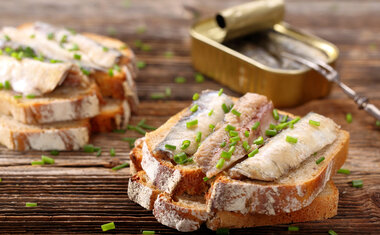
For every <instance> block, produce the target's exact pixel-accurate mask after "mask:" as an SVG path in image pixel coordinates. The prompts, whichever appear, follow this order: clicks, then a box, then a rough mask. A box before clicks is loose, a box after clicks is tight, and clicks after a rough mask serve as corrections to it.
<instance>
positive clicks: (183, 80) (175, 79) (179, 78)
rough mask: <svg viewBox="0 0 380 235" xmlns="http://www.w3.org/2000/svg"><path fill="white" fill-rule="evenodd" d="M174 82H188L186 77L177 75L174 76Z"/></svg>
mask: <svg viewBox="0 0 380 235" xmlns="http://www.w3.org/2000/svg"><path fill="white" fill-rule="evenodd" d="M174 82H175V83H185V82H186V78H184V77H176V78H174Z"/></svg>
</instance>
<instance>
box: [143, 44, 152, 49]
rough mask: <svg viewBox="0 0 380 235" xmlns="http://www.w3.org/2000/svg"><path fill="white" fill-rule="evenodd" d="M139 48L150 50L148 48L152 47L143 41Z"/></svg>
mask: <svg viewBox="0 0 380 235" xmlns="http://www.w3.org/2000/svg"><path fill="white" fill-rule="evenodd" d="M141 50H143V51H150V50H152V47H151V46H150V45H149V44H147V43H143V44H142V46H141Z"/></svg>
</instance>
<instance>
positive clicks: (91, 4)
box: [0, 0, 380, 234]
mask: <svg viewBox="0 0 380 235" xmlns="http://www.w3.org/2000/svg"><path fill="white" fill-rule="evenodd" d="M240 2H243V1H239V0H229V1H220V0H208V1H195V0H190V1H185V0H183V1H179V0H171V1H170V0H160V1H152V0H135V1H133V0H132V1H107V0H104V1H101V0H96V1H90V0H86V1H85V0H81V1H76V0H65V1H50V0H36V1H27V0H19V1H2V2H1V5H0V24H1V26H7V25H12V26H16V25H18V24H21V23H24V22H27V21H35V20H41V21H47V22H50V23H54V24H58V25H65V26H67V27H71V28H74V29H76V30H78V31H90V32H94V33H100V34H107V33H108V34H115V36H116V37H118V38H120V39H122V40H124V41H126V42H127V43H129V44H130V45H134V41H135V40H137V39H140V40H142V41H143V42H144V43H148V44H149V45H151V47H152V50H151V51H147V52H145V51H141V50H137V49H136V54H137V55H138V58H139V59H140V60H143V61H145V62H146V63H147V67H146V68H145V69H143V70H142V71H141V73H140V75H139V78H138V93H139V97H140V99H141V106H140V110H139V113H138V114H137V115H135V116H133V117H132V124H136V123H137V122H138V121H139V120H141V119H143V118H145V119H146V120H147V123H149V124H151V125H155V126H159V125H160V124H162V123H164V122H165V121H166V120H167V119H168V117H169V116H171V115H173V114H175V113H176V112H178V111H179V110H180V109H182V108H184V107H185V106H187V105H188V104H189V103H190V99H191V95H192V94H193V93H194V92H198V91H201V90H202V89H206V88H211V89H219V87H220V85H219V84H217V83H215V82H213V81H212V80H210V79H206V81H205V82H204V83H196V82H195V81H194V73H195V71H194V69H193V68H192V66H191V63H190V51H189V48H190V45H189V44H190V40H189V35H188V29H189V27H190V25H191V24H192V22H194V20H195V19H196V18H198V17H199V16H201V17H205V16H211V15H213V13H214V12H215V11H217V10H218V9H223V8H225V7H227V6H232V5H235V4H238V3H240ZM286 4H287V13H286V21H288V22H289V23H291V24H293V25H295V26H297V27H299V28H302V29H304V30H307V31H309V32H312V33H314V34H316V35H319V36H321V37H322V38H325V39H327V40H329V41H331V42H333V43H335V44H336V45H338V47H339V49H340V52H341V53H340V55H341V56H340V59H339V61H338V70H339V71H340V73H341V77H342V80H343V81H344V82H346V83H347V84H349V85H350V86H352V87H353V88H354V89H356V90H357V91H359V92H362V93H364V94H366V95H368V96H369V97H370V98H371V99H372V101H373V102H374V103H375V104H377V105H378V106H380V24H379V23H380V14H379V12H380V2H378V1H377V2H376V1H360V2H359V1H350V0H339V1H338V0H337V1H331V0H322V1H320V0H313V1H310V0H309V1H306V0H305V1H301V0H292V1H287V2H286ZM140 26H141V27H142V26H143V27H145V28H146V32H144V33H141V34H139V33H136V30H137V29H138V28H140V30H141V27H140ZM167 51H172V52H173V54H174V55H173V57H172V58H166V57H165V52H167ZM176 76H184V77H186V78H187V82H186V83H185V84H176V83H174V82H173V80H174V78H175V77H176ZM166 87H170V88H171V90H172V96H171V97H170V98H169V100H167V101H154V100H151V99H150V98H149V97H150V93H151V92H154V91H164V90H165V88H166ZM225 90H226V91H227V93H228V94H234V95H236V94H235V93H233V92H231V91H229V90H228V89H225ZM312 110H313V111H315V112H318V113H321V114H323V115H326V116H328V117H331V118H333V119H334V120H335V121H336V122H337V123H339V124H340V125H342V128H343V129H346V130H348V131H349V132H350V133H351V144H350V150H349V156H348V160H347V163H346V164H345V166H344V167H345V168H348V169H350V170H351V172H352V173H351V175H348V176H346V175H336V176H335V177H334V181H335V182H336V184H337V186H338V188H339V191H340V201H339V210H338V215H337V216H335V217H334V218H332V219H329V220H326V221H320V222H308V223H299V224H297V226H299V227H300V232H299V233H308V234H317V233H321V234H327V231H328V230H329V229H333V230H334V231H336V232H338V233H339V234H353V233H363V234H380V185H379V183H380V128H379V127H376V126H375V121H374V119H373V118H371V117H370V116H368V115H367V114H366V113H364V112H362V111H358V110H357V109H356V107H355V105H354V104H353V102H352V101H351V100H349V99H347V98H346V96H345V95H344V94H343V93H342V92H341V91H340V90H339V89H338V88H336V87H335V88H334V89H333V91H332V93H331V95H330V96H329V97H328V98H326V99H323V100H315V101H312V102H309V103H307V104H305V105H302V106H300V107H296V108H292V109H288V110H287V111H290V112H294V113H295V114H298V115H304V114H306V113H307V112H309V111H312ZM348 112H351V113H352V114H353V118H354V121H353V123H352V124H347V123H346V122H345V114H346V113H348ZM126 136H132V137H137V136H139V135H138V134H137V133H135V132H131V131H128V132H127V133H125V134H116V133H111V134H103V135H97V136H94V137H93V139H92V142H93V144H94V145H96V146H101V147H103V154H102V156H101V157H96V156H94V155H92V154H86V153H83V152H65V153H61V154H60V155H59V156H56V157H55V159H56V164H54V165H45V166H31V165H30V162H31V161H33V160H37V159H39V158H40V155H41V154H44V153H43V152H25V153H20V152H13V151H8V150H7V149H5V148H2V147H1V148H0V177H1V178H2V182H1V183H0V233H5V232H15V233H20V232H30V233H47V232H56V233H60V234H63V233H91V234H93V233H101V228H100V226H101V225H102V224H104V223H108V222H111V221H114V222H115V224H116V227H117V229H116V230H113V232H117V233H140V232H141V231H142V230H155V231H156V232H160V233H176V232H177V231H175V230H173V229H170V228H167V227H165V226H162V225H160V224H159V223H157V222H156V220H155V219H154V217H153V216H152V215H151V212H148V211H145V210H144V209H142V208H141V207H139V206H137V205H136V204H134V203H133V202H131V201H130V200H128V197H127V183H128V178H129V176H130V175H129V169H128V168H126V169H123V170H120V171H117V172H114V171H112V170H110V167H111V166H114V165H117V164H119V163H122V162H125V161H128V159H129V158H128V152H129V150H130V149H129V147H128V144H127V143H125V142H123V141H121V138H122V137H126ZM111 147H114V148H115V149H116V156H115V157H110V156H109V149H110V148H111ZM45 154H46V153H45ZM353 179H362V180H363V182H364V187H363V188H362V189H357V188H353V187H351V186H350V182H351V181H352V180H353ZM26 202H37V203H38V207H35V208H28V207H25V203H26ZM286 230H287V225H281V226H274V227H262V228H255V229H244V230H233V231H231V233H232V234H241V233H247V234H248V233H250V234H252V233H258V234H268V233H271V234H281V233H288V232H286ZM208 232H210V231H209V230H207V229H206V228H202V229H201V231H200V232H199V233H208Z"/></svg>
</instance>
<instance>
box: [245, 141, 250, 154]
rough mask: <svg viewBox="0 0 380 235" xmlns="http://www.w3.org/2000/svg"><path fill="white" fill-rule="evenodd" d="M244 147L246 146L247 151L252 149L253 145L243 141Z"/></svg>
mask: <svg viewBox="0 0 380 235" xmlns="http://www.w3.org/2000/svg"><path fill="white" fill-rule="evenodd" d="M243 148H244V149H245V151H247V152H248V151H249V150H250V149H251V146H249V144H248V141H244V142H243Z"/></svg>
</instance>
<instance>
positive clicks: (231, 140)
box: [230, 136, 240, 142]
mask: <svg viewBox="0 0 380 235" xmlns="http://www.w3.org/2000/svg"><path fill="white" fill-rule="evenodd" d="M238 141H240V137H239V136H234V137H232V138H230V142H238Z"/></svg>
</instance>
